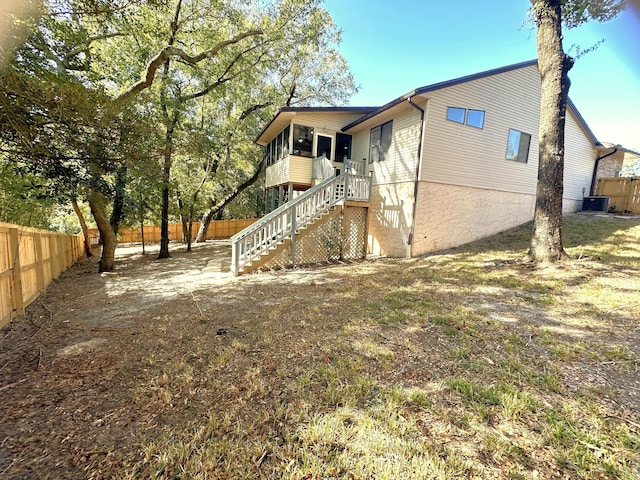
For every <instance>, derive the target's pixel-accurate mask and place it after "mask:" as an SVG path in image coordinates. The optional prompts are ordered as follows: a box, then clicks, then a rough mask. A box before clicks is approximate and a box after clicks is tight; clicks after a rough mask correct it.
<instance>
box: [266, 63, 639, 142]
mask: <svg viewBox="0 0 640 480" xmlns="http://www.w3.org/2000/svg"><path fill="white" fill-rule="evenodd" d="M537 64H538V61H537V60H529V61H526V62H521V63H515V64H513V65H507V66H504V67H500V68H494V69H492V70H486V71H484V72H480V73H474V74H472V75H466V76H464V77H458V78H454V79H452V80H447V81H444V82H438V83H433V84H431V85H425V86H423V87H420V88H416V89H415V90H412V91H410V92H408V93H405V94H404V95H402V96H400V97H398V98H396V99H394V100H391V101H390V102H388V103H386V104H384V105H382V106H381V107H284V108H281V109H280V110H278V113H276V115H275V116H274V117H273V119H272V120H271V122H269V124H268V125H267V126H266V127H265V128H264V129H263V130H262V132H260V135H258V137H257V138H256V143H258V144H260V145H266V141H265V140H264V139H263V136H265V134H266V133H267V132H268V131H269V130H272V129H276V130H277V129H278V128H280V127H282V128H284V127H285V126H286V124H287V123H289V121H290V119H291V118H292V117H293V116H295V114H296V113H297V112H341V113H361V114H362V116H361V117H360V118H358V119H357V120H354V121H353V122H351V123H349V124H348V125H346V126H344V127H343V128H342V131H343V132H347V131H349V130H351V129H353V128H355V127H356V126H358V125H361V124H363V123H364V122H366V121H367V120H370V119H372V118H374V117H377V116H378V115H380V114H382V113H385V112H387V113H388V114H391V113H392V112H389V111H390V110H391V109H393V108H394V107H398V108H401V106H402V105H403V104H405V103H408V101H409V100H411V99H412V98H413V97H415V96H418V95H424V94H427V93H430V92H434V91H437V90H441V89H443V88H449V87H453V86H455V85H460V84H463V83H467V82H472V81H474V80H479V79H482V78H486V77H490V76H493V75H498V74H501V73H506V72H511V71H514V70H519V69H521V68H528V67H532V66H537ZM567 106H568V108H569V109H570V111H571V112H573V114H574V115H575V117H576V119H577V121H578V124H579V125H580V127H581V128H582V130H583V131H584V132H585V134H586V135H587V137H588V138H589V139H590V140H591V141H592V142H593V145H594V146H596V147H601V146H602V144H601V143H600V142H599V141H598V139H597V138H596V136H595V135H594V133H593V132H592V131H591V129H590V128H589V125H587V122H586V121H585V120H584V118H583V117H582V115H581V114H580V112H579V111H578V109H577V108H576V106H575V104H574V103H573V102H572V101H571V99H569V101H568V105H567ZM276 127H277V128H276ZM278 131H279V130H278ZM270 133H274V132H270ZM275 133H278V132H275ZM629 153H634V154H636V153H638V152H633V151H630V152H629Z"/></svg>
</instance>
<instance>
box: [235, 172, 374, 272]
mask: <svg viewBox="0 0 640 480" xmlns="http://www.w3.org/2000/svg"><path fill="white" fill-rule="evenodd" d="M345 200H350V201H359V202H370V201H371V177H370V176H368V175H353V174H349V173H343V174H342V175H340V176H337V177H330V178H327V179H325V180H323V181H322V182H320V183H319V184H318V185H316V186H314V187H311V188H310V189H309V190H307V191H305V192H304V193H303V194H302V195H300V196H298V197H297V198H295V199H294V200H292V201H290V202H287V203H285V204H284V205H281V206H280V207H278V208H277V209H275V210H274V211H272V212H270V213H269V214H268V215H266V216H264V217H263V218H261V219H260V220H258V221H257V222H255V223H253V224H252V225H250V226H248V227H247V228H245V229H244V230H242V231H241V232H239V233H237V234H236V235H234V236H233V237H231V256H232V259H231V271H232V272H233V274H234V275H238V273H239V272H240V269H242V268H243V267H244V266H245V265H247V264H248V263H251V261H252V260H254V259H257V258H259V257H260V256H261V255H263V254H266V253H267V252H268V251H269V250H271V249H273V248H275V247H276V245H278V244H279V243H281V242H283V241H284V240H285V239H290V240H291V252H292V263H294V264H295V237H296V233H297V231H298V230H299V229H300V228H303V227H304V226H305V225H308V224H309V223H310V222H312V221H313V220H315V219H317V218H319V217H320V216H322V214H323V213H325V212H327V211H328V210H330V209H331V208H333V207H334V206H336V205H338V204H340V203H343V202H344V201H345Z"/></svg>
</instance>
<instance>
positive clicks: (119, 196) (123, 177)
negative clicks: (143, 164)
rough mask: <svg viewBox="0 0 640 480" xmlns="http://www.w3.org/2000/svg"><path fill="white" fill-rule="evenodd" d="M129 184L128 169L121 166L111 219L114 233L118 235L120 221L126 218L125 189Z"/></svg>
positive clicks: (118, 172) (117, 176)
mask: <svg viewBox="0 0 640 480" xmlns="http://www.w3.org/2000/svg"><path fill="white" fill-rule="evenodd" d="M126 182H127V168H126V167H125V166H121V167H119V168H118V171H117V172H116V183H115V196H114V198H113V210H111V217H110V218H109V223H111V228H113V232H114V233H115V234H116V235H118V229H119V228H120V221H121V220H122V218H123V217H124V189H125V186H126Z"/></svg>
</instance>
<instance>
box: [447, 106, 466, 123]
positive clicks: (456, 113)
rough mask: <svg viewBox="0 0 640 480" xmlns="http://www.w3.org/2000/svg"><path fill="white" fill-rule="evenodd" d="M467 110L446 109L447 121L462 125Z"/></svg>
mask: <svg viewBox="0 0 640 480" xmlns="http://www.w3.org/2000/svg"><path fill="white" fill-rule="evenodd" d="M466 113H467V110H466V109H464V108H458V107H447V120H451V121H452V122H456V123H462V124H464V117H465V114H466Z"/></svg>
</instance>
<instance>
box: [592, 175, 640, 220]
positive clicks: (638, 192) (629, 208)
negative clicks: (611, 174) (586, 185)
mask: <svg viewBox="0 0 640 480" xmlns="http://www.w3.org/2000/svg"><path fill="white" fill-rule="evenodd" d="M596 195H601V196H604V197H609V211H611V212H615V213H633V214H636V215H640V177H616V178H600V179H599V180H598V185H597V186H596Z"/></svg>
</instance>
